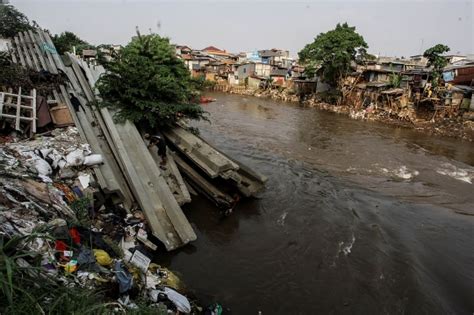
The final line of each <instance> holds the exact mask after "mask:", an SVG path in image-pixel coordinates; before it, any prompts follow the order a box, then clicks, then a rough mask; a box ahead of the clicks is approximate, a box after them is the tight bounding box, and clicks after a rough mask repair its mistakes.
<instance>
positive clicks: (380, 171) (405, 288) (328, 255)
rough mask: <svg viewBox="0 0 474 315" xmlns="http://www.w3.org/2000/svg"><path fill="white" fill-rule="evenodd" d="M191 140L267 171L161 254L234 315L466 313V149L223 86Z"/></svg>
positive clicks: (191, 211)
mask: <svg viewBox="0 0 474 315" xmlns="http://www.w3.org/2000/svg"><path fill="white" fill-rule="evenodd" d="M211 96H212V97H215V98H217V102H215V103H212V104H209V105H204V106H205V108H206V110H207V111H208V112H209V113H210V114H211V116H210V118H211V121H212V124H209V123H205V122H202V123H199V124H197V126H198V127H199V128H200V130H201V134H202V136H203V137H204V138H206V139H207V140H208V141H209V142H210V143H212V144H214V145H216V146H217V147H219V148H220V149H221V150H222V151H224V152H226V153H227V154H229V155H230V156H232V157H234V158H236V159H237V160H240V161H242V162H244V163H246V164H247V165H249V166H250V167H252V168H254V169H256V170H258V171H260V172H261V173H263V174H264V175H266V176H268V178H269V181H268V185H267V190H266V191H265V192H264V193H263V194H262V195H261V197H260V198H259V199H256V200H249V201H244V202H242V203H241V204H240V205H239V206H238V207H237V209H236V210H235V212H234V214H233V215H232V216H230V217H228V218H225V219H222V218H220V217H219V215H218V212H217V210H216V209H215V208H214V207H213V205H212V204H210V203H209V202H207V201H206V200H203V199H199V200H195V201H194V202H193V203H192V204H191V205H190V206H187V207H186V214H187V216H188V218H189V219H190V221H191V222H192V224H193V225H194V227H195V230H196V233H197V235H198V240H197V241H196V242H194V243H193V245H191V246H187V247H185V248H184V249H182V250H181V251H178V252H176V253H172V254H170V255H169V256H167V257H165V258H166V260H167V261H168V264H169V266H170V267H171V268H172V269H175V270H177V271H179V272H180V273H181V274H182V276H183V279H184V280H185V281H186V283H187V285H188V286H189V287H190V288H192V289H193V290H194V291H195V292H196V294H197V296H198V297H199V298H200V299H201V300H202V301H204V302H213V301H219V302H220V303H222V304H224V305H225V306H226V307H228V308H230V310H231V313H232V314H257V313H258V311H262V313H263V314H326V313H331V314H338V313H351V314H382V313H383V314H446V313H448V314H449V313H452V314H472V312H473V311H474V216H473V214H474V168H473V165H474V145H473V144H472V143H468V142H462V141H458V140H453V139H448V138H437V137H432V136H429V135H424V134H421V133H418V132H416V131H413V130H408V129H398V128H393V127H390V126H385V125H382V124H378V123H370V122H361V121H355V120H351V119H349V118H347V117H345V116H341V115H337V114H332V113H327V112H321V111H317V110H314V109H306V108H301V107H299V106H298V105H294V104H286V103H278V102H275V101H271V100H263V99H257V98H253V97H242V96H235V95H226V94H212V95H211Z"/></svg>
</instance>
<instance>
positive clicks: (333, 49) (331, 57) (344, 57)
mask: <svg viewBox="0 0 474 315" xmlns="http://www.w3.org/2000/svg"><path fill="white" fill-rule="evenodd" d="M367 48H368V46H367V43H366V42H365V40H364V38H363V37H362V36H361V35H359V34H358V33H357V32H356V31H355V27H350V26H349V25H348V24H347V23H344V24H337V26H336V28H335V29H334V30H331V31H328V32H326V33H321V34H319V35H318V36H317V37H316V38H315V39H314V41H313V42H312V43H310V44H307V45H306V46H305V47H304V48H303V49H302V50H301V51H300V52H299V53H298V55H299V58H300V60H301V62H303V63H305V64H306V68H307V69H308V71H307V72H309V73H315V71H317V72H318V74H320V75H321V78H322V80H323V81H325V82H326V83H328V84H330V85H332V86H337V85H338V84H339V83H340V80H341V79H342V78H343V77H344V76H345V75H346V74H347V73H348V72H349V71H350V66H351V62H355V61H356V57H357V59H358V60H359V61H361V60H365V59H366V57H365V56H366V54H367V51H366V49H367Z"/></svg>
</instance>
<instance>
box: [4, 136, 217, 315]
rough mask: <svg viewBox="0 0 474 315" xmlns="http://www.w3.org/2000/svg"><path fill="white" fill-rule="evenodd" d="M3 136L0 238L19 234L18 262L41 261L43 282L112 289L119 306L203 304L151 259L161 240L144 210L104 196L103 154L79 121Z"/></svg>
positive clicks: (169, 310)
mask: <svg viewBox="0 0 474 315" xmlns="http://www.w3.org/2000/svg"><path fill="white" fill-rule="evenodd" d="M0 142H1V144H2V145H1V146H0V173H1V176H0V241H1V242H0V245H2V244H5V243H7V241H11V240H14V239H18V240H20V241H18V244H17V245H16V249H15V251H16V252H17V253H21V254H20V255H17V256H15V257H17V258H16V259H15V264H17V265H19V266H22V267H25V266H26V267H32V268H34V270H35V272H36V273H37V276H38V279H39V280H38V283H41V281H43V280H44V279H49V280H48V281H53V282H55V283H59V284H60V285H63V286H65V287H78V288H87V289H90V290H99V289H100V290H102V291H106V292H107V294H106V296H107V297H108V298H109V299H110V301H111V302H112V303H110V307H111V308H112V311H119V310H121V311H124V310H125V311H126V310H127V309H136V308H138V306H137V304H135V303H134V301H135V300H140V301H146V303H147V304H148V306H150V305H151V306H156V307H157V310H159V311H157V313H158V314H177V313H184V314H188V313H193V314H196V313H201V312H202V311H203V309H202V308H200V307H199V306H197V305H196V303H195V302H193V301H190V300H189V299H188V298H187V297H186V296H185V295H183V292H184V291H183V290H184V289H185V288H184V287H183V284H182V283H181V281H180V280H179V278H178V277H177V276H176V275H175V274H174V273H173V272H171V271H170V270H168V269H166V268H164V267H161V266H159V265H157V264H155V263H153V262H152V259H151V258H152V257H153V256H152V252H153V251H154V250H156V249H157V246H156V245H155V244H154V243H153V242H152V241H150V240H149V239H148V229H147V223H146V220H145V217H144V215H143V213H142V212H141V211H139V210H137V211H135V212H133V213H127V211H125V210H124V209H123V208H122V207H120V206H116V205H111V204H109V203H108V202H107V200H100V197H99V196H100V191H99V188H98V185H97V184H96V183H95V180H94V169H93V168H94V165H98V164H100V163H102V157H101V156H100V155H98V154H94V153H93V152H91V150H90V147H89V145H88V144H85V143H82V142H81V140H80V136H79V134H78V132H77V129H76V128H72V127H70V128H68V129H67V130H64V129H56V130H53V131H52V132H51V133H50V134H48V135H47V136H41V137H37V138H36V139H34V140H27V141H19V142H15V139H12V138H8V137H2V138H0ZM2 254H3V251H2ZM10 254H11V253H10ZM10 254H9V255H10ZM5 255H6V254H5ZM41 279H43V280H41ZM212 312H214V311H212ZM212 312H211V313H209V314H212ZM214 314H219V310H218V309H217V312H214Z"/></svg>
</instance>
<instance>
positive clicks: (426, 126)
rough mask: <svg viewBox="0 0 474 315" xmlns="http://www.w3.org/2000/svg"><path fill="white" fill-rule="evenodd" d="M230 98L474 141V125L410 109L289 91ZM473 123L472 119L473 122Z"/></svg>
mask: <svg viewBox="0 0 474 315" xmlns="http://www.w3.org/2000/svg"><path fill="white" fill-rule="evenodd" d="M223 92H225V93H229V94H238V95H247V96H254V97H259V98H269V99H273V100H277V101H283V102H291V103H299V104H300V105H302V106H305V107H309V108H316V109H319V110H324V111H328V112H333V113H337V114H343V115H347V116H349V117H350V118H352V119H358V120H366V121H377V122H382V123H385V124H388V125H392V126H397V127H404V128H410V129H415V130H417V131H420V132H423V133H425V134H429V135H435V136H444V137H451V138H456V139H462V140H465V141H469V142H473V141H474V121H473V120H466V119H463V118H462V117H457V118H444V119H437V120H426V119H419V118H417V117H415V116H414V115H413V112H410V111H409V110H407V109H402V110H399V111H393V110H391V111H388V110H385V109H383V108H377V107H375V108H370V109H356V108H354V107H351V106H348V105H333V104H329V103H327V102H324V101H322V100H321V99H320V98H319V97H318V95H315V94H313V95H311V96H308V97H306V98H305V99H303V100H301V99H300V97H298V96H297V95H295V94H291V93H289V92H288V90H282V91H280V90H254V89H242V88H241V87H238V88H232V87H229V89H228V90H226V91H223ZM471 119H472V118H471Z"/></svg>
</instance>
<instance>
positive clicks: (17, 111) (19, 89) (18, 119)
mask: <svg viewBox="0 0 474 315" xmlns="http://www.w3.org/2000/svg"><path fill="white" fill-rule="evenodd" d="M16 104H17V108H16V122H15V129H16V130H18V131H21V130H20V112H21V107H20V105H21V87H19V88H18V99H17V101H16Z"/></svg>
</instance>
